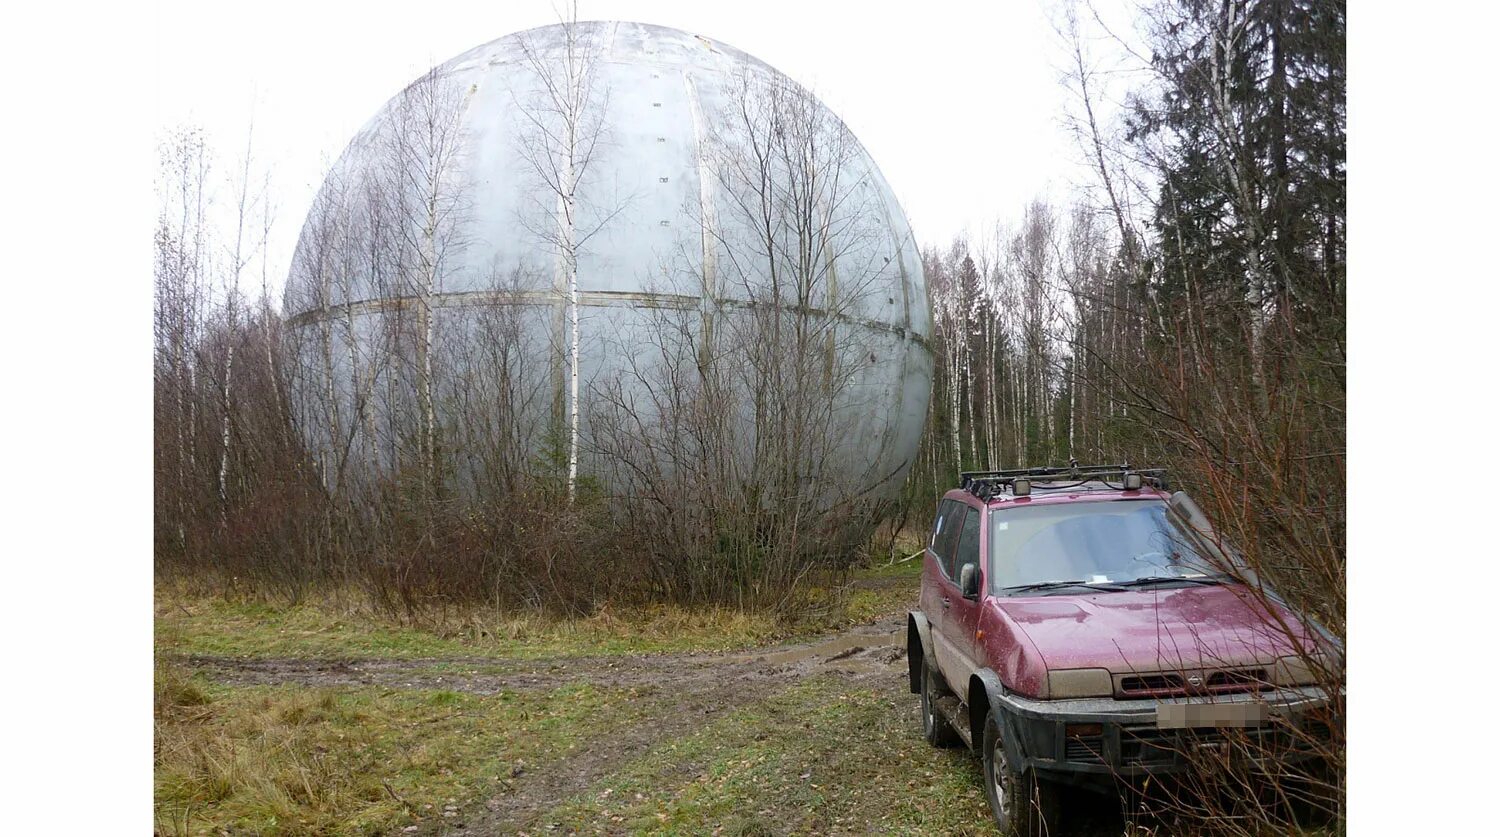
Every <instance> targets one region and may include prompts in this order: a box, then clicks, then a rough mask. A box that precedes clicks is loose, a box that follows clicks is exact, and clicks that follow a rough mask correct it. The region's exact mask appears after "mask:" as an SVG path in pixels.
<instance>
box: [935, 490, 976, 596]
mask: <svg viewBox="0 0 1500 837" xmlns="http://www.w3.org/2000/svg"><path fill="white" fill-rule="evenodd" d="M966 508H967V507H966V506H964V504H962V503H956V502H954V501H952V500H944V501H943V504H942V506H941V507H940V511H939V513H938V524H937V526H938V528H937V529H936V530H935V531H934V533H933V537H932V552H933V554H935V555H937V559H938V566H939V567H941V568H942V570H943V574H944V575H947V576H949V577H950V578H951V577H952V575H953V555H954V553H955V552H956V551H957V548H958V530H959V527H960V525H961V521H962V520H963V513H964V511H965V509H966Z"/></svg>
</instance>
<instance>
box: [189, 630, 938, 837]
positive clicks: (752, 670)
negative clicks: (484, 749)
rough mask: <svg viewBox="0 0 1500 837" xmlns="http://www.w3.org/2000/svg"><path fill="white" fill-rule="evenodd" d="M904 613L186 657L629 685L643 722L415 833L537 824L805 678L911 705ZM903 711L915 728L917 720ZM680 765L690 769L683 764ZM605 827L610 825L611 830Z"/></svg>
mask: <svg viewBox="0 0 1500 837" xmlns="http://www.w3.org/2000/svg"><path fill="white" fill-rule="evenodd" d="M904 645H905V622H904V614H894V615H890V616H887V617H884V618H882V619H880V620H879V621H876V622H873V623H870V624H866V625H861V626H858V627H856V628H853V629H851V630H849V631H846V632H843V633H839V634H836V635H833V636H829V637H826V638H823V639H820V640H818V641H815V642H807V643H799V644H793V645H784V646H778V647H773V648H766V649H758V650H753V651H743V652H733V653H702V652H695V653H673V654H650V655H636V656H598V657H559V658H554V659H540V660H503V659H500V660H497V659H494V658H479V657H472V658H429V659H410V660H391V659H307V658H227V657H210V656H192V657H187V658H185V659H184V660H183V662H184V663H186V664H187V665H188V666H189V667H191V668H193V669H195V670H197V671H198V672H200V673H202V674H204V675H206V676H208V677H210V678H211V679H213V680H216V681H219V682H221V683H225V684H230V685H239V686H244V685H277V684H297V685H301V686H309V687H350V686H380V687H386V688H394V689H427V690H432V689H442V690H449V691H455V692H466V693H470V694H476V695H486V696H488V695H496V694H500V693H502V692H507V691H509V692H517V691H528V690H553V689H557V688H560V687H563V686H567V685H569V684H589V685H592V686H595V687H602V688H609V689H626V688H628V689H634V690H636V692H637V693H638V694H639V695H641V696H642V697H643V698H644V704H645V705H646V706H647V707H648V708H647V717H646V720H645V722H644V723H643V722H640V721H639V720H637V721H635V722H634V723H631V724H629V725H622V726H620V727H618V728H617V729H616V730H615V731H614V734H612V735H609V736H607V737H604V738H600V739H597V740H595V741H593V742H591V744H590V745H589V746H588V747H586V748H584V749H583V750H582V751H580V752H578V753H575V754H572V755H571V756H570V757H567V758H560V759H557V760H555V761H553V762H551V763H549V764H546V765H543V766H540V767H538V768H536V769H534V770H521V771H518V772H517V773H516V774H515V775H512V776H510V777H508V778H505V779H503V780H502V782H501V783H500V784H501V787H500V788H499V789H498V792H497V793H496V794H494V795H493V796H492V797H491V798H490V799H488V800H486V801H485V802H484V805H483V810H480V811H471V812H466V815H465V816H464V817H462V819H463V820H464V822H463V823H462V825H459V824H445V825H444V826H442V827H433V828H431V829H429V828H417V829H416V830H417V832H428V833H432V832H438V833H448V834H463V833H468V834H508V833H528V832H529V831H531V830H547V826H548V825H549V824H548V823H545V822H541V821H540V820H539V818H540V817H542V815H544V814H545V813H546V812H547V811H549V810H550V809H551V808H553V807H554V806H556V805H558V804H559V803H560V802H562V801H563V800H566V799H569V798H570V797H573V796H575V795H577V794H580V793H584V792H586V791H589V790H590V789H591V788H593V787H594V786H595V785H596V783H597V782H599V781H600V780H601V779H603V778H604V777H606V776H608V775H609V774H610V773H611V772H612V771H613V770H615V769H616V768H618V767H620V766H621V765H624V764H627V763H629V762H632V761H634V760H636V759H639V758H641V757H643V756H645V755H646V754H648V753H649V752H650V751H651V750H652V749H653V747H655V746H656V745H657V744H658V743H660V742H662V741H666V740H671V739H675V738H680V737H682V736H685V735H689V734H691V733H692V732H694V731H695V730H697V729H699V728H701V727H703V726H704V725H706V724H708V723H710V722H712V721H713V720H714V719H716V718H718V717H721V716H723V715H724V714H725V713H729V712H731V711H734V710H736V709H739V708H741V707H744V706H746V705H749V704H752V703H755V702H757V701H760V700H763V699H764V698H766V697H767V696H769V695H771V694H772V693H774V692H776V691H778V690H780V689H784V688H786V687H787V686H788V685H789V684H793V683H796V682H798V681H800V680H803V679H804V678H808V677H814V676H818V675H835V676H836V677H837V678H838V679H839V681H840V682H844V683H850V684H853V683H858V684H861V685H864V686H866V687H873V688H876V689H878V690H880V692H882V693H888V694H889V697H890V699H891V700H892V702H899V703H901V704H907V703H909V704H911V705H913V706H914V705H915V702H914V701H911V700H909V698H910V695H908V694H906V681H905V677H906V649H905V647H904ZM914 724H915V721H914V720H913V729H915V726H914ZM684 768H685V769H695V768H693V766H688V765H685V766H684ZM609 830H613V829H609Z"/></svg>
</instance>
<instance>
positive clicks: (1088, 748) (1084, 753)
mask: <svg viewBox="0 0 1500 837" xmlns="http://www.w3.org/2000/svg"><path fill="white" fill-rule="evenodd" d="M1063 757H1064V758H1065V759H1067V760H1068V761H1072V762H1080V763H1084V764H1103V763H1104V736H1102V735H1070V736H1068V742H1067V746H1066V747H1064V748H1063Z"/></svg>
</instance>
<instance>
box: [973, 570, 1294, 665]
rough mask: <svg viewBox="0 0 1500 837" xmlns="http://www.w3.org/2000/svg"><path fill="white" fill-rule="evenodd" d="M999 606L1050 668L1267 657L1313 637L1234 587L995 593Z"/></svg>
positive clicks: (1277, 609)
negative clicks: (1005, 596)
mask: <svg viewBox="0 0 1500 837" xmlns="http://www.w3.org/2000/svg"><path fill="white" fill-rule="evenodd" d="M999 607H1000V609H1001V610H1002V611H1003V612H1004V613H1005V614H1006V615H1007V616H1008V617H1010V619H1011V620H1012V622H1013V623H1014V624H1015V625H1016V627H1017V628H1019V629H1020V630H1021V632H1022V633H1024V634H1025V635H1026V636H1027V637H1028V638H1030V640H1031V642H1032V644H1033V645H1035V646H1036V650H1037V652H1038V653H1039V654H1041V656H1042V659H1043V660H1044V661H1045V663H1046V665H1047V668H1049V669H1054V670H1055V669H1065V668H1105V669H1109V670H1110V671H1111V672H1114V673H1117V674H1123V673H1130V672H1145V671H1163V670H1181V669H1197V668H1219V667H1229V666H1237V665H1254V664H1269V663H1271V662H1274V661H1275V659H1276V658H1277V657H1280V656H1284V655H1288V654H1294V653H1297V646H1298V645H1301V646H1302V647H1308V644H1309V643H1311V642H1312V634H1311V633H1310V632H1309V631H1308V629H1307V627H1306V626H1305V625H1304V624H1303V623H1302V622H1300V621H1299V620H1298V619H1297V618H1296V617H1295V616H1293V615H1292V614H1291V612H1290V611H1288V610H1286V609H1285V608H1283V607H1281V606H1280V605H1276V604H1269V606H1268V605H1266V604H1262V603H1261V602H1260V601H1258V600H1257V597H1256V596H1255V595H1254V594H1253V593H1252V592H1251V591H1250V590H1249V589H1247V588H1244V587H1240V586H1231V585H1225V586H1220V587H1200V586H1194V587H1186V588H1176V589H1172V588H1167V589H1155V590H1142V591H1129V592H1123V593H1098V594H1091V595H1087V596H1038V597H1026V598H1014V599H1001V600H999Z"/></svg>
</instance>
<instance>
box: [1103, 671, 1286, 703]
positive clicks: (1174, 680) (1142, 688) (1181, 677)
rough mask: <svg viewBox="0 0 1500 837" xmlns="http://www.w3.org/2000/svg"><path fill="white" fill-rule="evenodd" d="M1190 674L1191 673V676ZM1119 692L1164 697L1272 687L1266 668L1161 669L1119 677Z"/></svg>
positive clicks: (1252, 690) (1251, 690) (1249, 690)
mask: <svg viewBox="0 0 1500 837" xmlns="http://www.w3.org/2000/svg"><path fill="white" fill-rule="evenodd" d="M1188 675H1191V676H1188ZM1119 682H1120V686H1119V694H1121V695H1141V696H1152V697H1165V696H1171V695H1188V694H1201V693H1212V694H1221V695H1222V694H1231V693H1234V692H1254V691H1260V690H1262V689H1270V688H1273V687H1272V685H1271V683H1270V680H1269V678H1268V677H1267V676H1266V670H1265V669H1264V668H1241V669H1224V670H1221V671H1215V672H1212V673H1206V676H1204V674H1199V673H1198V672H1187V673H1177V672H1162V673H1158V674H1131V675H1126V676H1124V677H1121V678H1120V681H1119Z"/></svg>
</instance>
